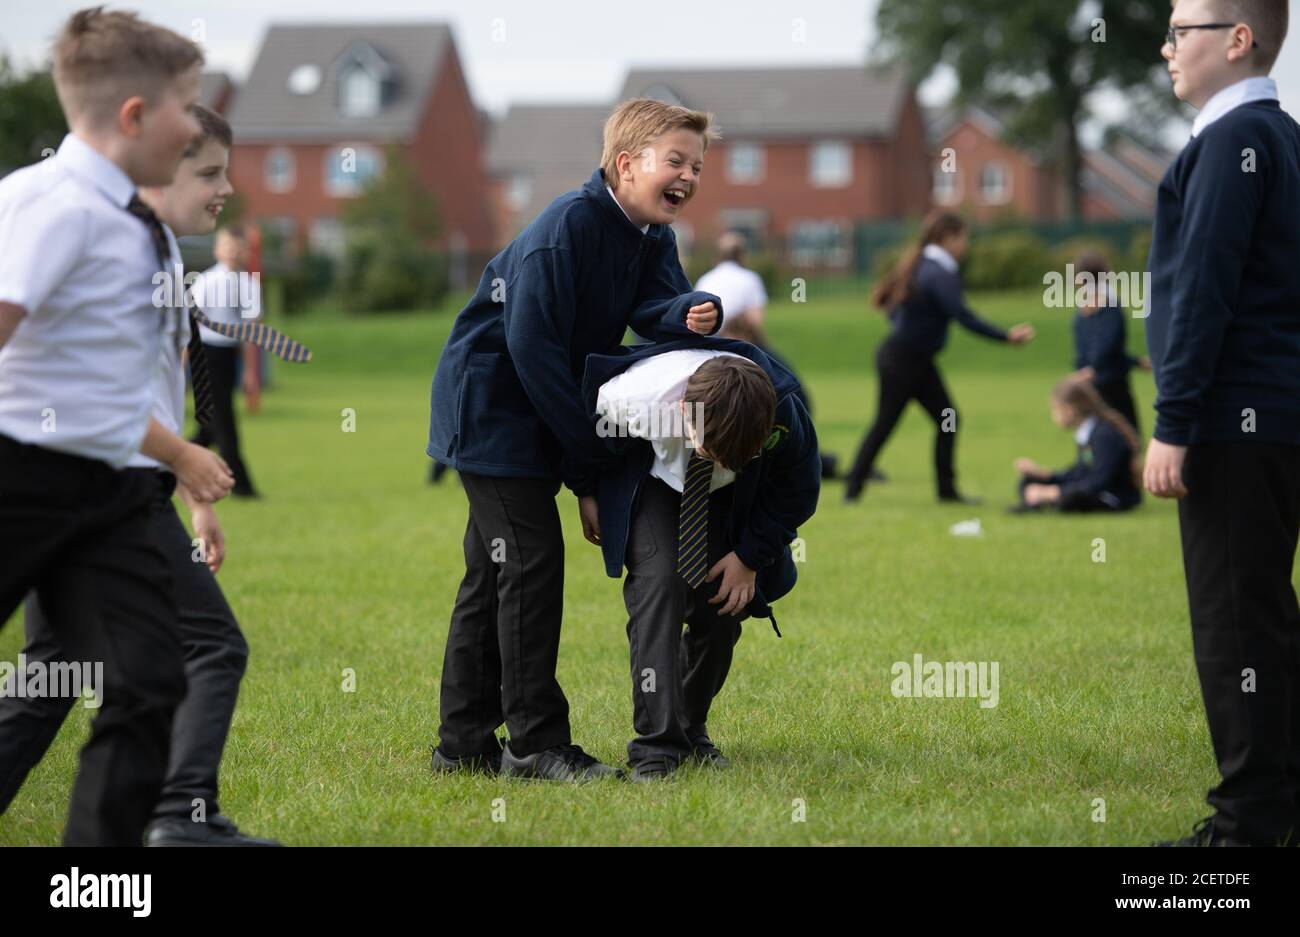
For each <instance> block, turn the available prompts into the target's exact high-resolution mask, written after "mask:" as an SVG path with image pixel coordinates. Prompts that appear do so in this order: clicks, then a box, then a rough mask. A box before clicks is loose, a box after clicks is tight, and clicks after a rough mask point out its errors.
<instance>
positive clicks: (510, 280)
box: [426, 169, 722, 495]
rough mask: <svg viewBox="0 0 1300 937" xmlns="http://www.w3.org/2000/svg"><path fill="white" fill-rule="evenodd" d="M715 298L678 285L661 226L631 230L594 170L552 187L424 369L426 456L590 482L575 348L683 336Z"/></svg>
mask: <svg viewBox="0 0 1300 937" xmlns="http://www.w3.org/2000/svg"><path fill="white" fill-rule="evenodd" d="M709 301H712V302H713V303H714V304H715V305H716V306H717V308H718V321H717V325H715V327H714V331H717V328H718V327H719V326H720V325H721V324H722V300H720V299H719V298H718V297H717V296H715V295H713V294H712V293H704V292H699V291H694V290H692V289H691V283H690V281H689V280H688V279H687V278H686V274H685V272H684V271H683V270H682V265H681V262H680V260H679V259H678V256H677V240H676V238H675V237H674V235H673V232H672V229H671V228H670V227H668V226H667V225H660V224H652V225H650V227H649V228H648V230H647V231H646V233H645V234H644V235H643V234H642V233H641V229H640V228H638V227H637V226H636V225H634V224H633V223H632V222H631V220H629V218H628V217H627V215H626V214H624V212H623V209H622V208H621V207H620V206H619V205H618V203H617V202H616V201H614V199H613V197H612V196H610V194H609V192H607V191H606V190H605V177H604V173H603V171H602V170H600V169H597V170H596V171H595V172H594V173H592V175H591V178H590V179H589V180H588V181H587V182H586V183H585V184H584V185H583V187H582V188H581V189H578V190H575V191H573V192H568V193H566V194H564V195H561V196H560V197H559V198H557V199H556V200H555V201H553V202H552V203H551V204H550V205H549V206H547V208H546V209H545V210H543V211H542V213H541V214H540V215H538V216H537V218H536V219H534V220H533V222H532V223H531V224H530V225H528V227H527V228H525V229H524V230H523V231H522V232H520V234H519V236H518V237H516V238H515V239H514V240H513V241H511V242H510V244H509V245H508V246H507V247H506V248H505V250H503V251H502V252H501V253H499V254H497V256H496V257H494V258H492V260H491V261H490V262H489V263H488V265H487V268H486V269H485V270H484V271H483V277H482V279H481V280H480V281H479V285H478V289H477V291H476V292H475V293H474V296H473V297H472V298H471V299H470V301H469V303H468V304H467V305H466V306H465V308H464V309H462V310H461V312H460V314H459V315H458V316H457V317H456V322H455V324H454V325H453V326H452V329H451V334H450V336H448V338H447V344H446V346H445V347H444V348H443V351H442V357H441V359H440V360H439V362H438V370H437V372H436V373H435V374H434V376H433V388H432V391H431V394H430V401H429V444H428V448H427V449H426V452H427V454H428V455H430V456H431V457H433V458H434V459H436V460H438V461H439V462H442V463H444V464H445V465H448V466H450V467H451V468H454V469H457V470H458V471H461V472H468V473H472V474H477V475H489V476H496V477H505V478H542V479H549V480H557V479H558V480H561V481H563V482H564V483H565V484H566V485H567V486H568V487H569V488H570V489H571V490H572V491H573V493H574V494H576V495H585V494H591V493H592V492H594V490H595V473H596V470H597V468H598V467H599V466H600V465H602V464H605V465H609V464H613V454H612V452H611V449H610V447H609V446H608V445H607V444H606V442H605V441H604V440H602V439H600V438H599V437H598V436H597V435H596V432H595V419H594V417H593V416H592V415H591V412H590V411H589V410H588V408H587V407H585V406H584V404H583V401H582V395H581V391H580V387H579V382H580V381H581V378H582V370H583V365H584V363H585V361H586V360H587V356H588V355H591V354H599V353H607V352H611V351H614V350H615V349H617V348H618V347H619V346H620V343H621V342H622V341H623V337H624V335H625V333H626V331H627V329H628V327H629V326H630V327H631V328H632V329H633V330H634V331H635V332H636V333H637V334H638V335H640V336H641V337H643V338H647V339H651V340H656V341H671V340H672V339H675V338H681V337H683V336H689V335H691V334H693V333H692V332H691V331H690V330H689V329H687V327H686V313H687V311H688V310H689V309H690V308H691V307H692V306H696V305H699V304H701V303H705V302H709Z"/></svg>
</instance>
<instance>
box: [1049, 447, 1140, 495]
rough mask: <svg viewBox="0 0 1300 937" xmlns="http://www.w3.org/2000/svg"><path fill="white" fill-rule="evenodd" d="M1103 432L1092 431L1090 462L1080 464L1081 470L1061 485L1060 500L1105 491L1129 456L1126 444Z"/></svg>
mask: <svg viewBox="0 0 1300 937" xmlns="http://www.w3.org/2000/svg"><path fill="white" fill-rule="evenodd" d="M1103 432H1105V431H1103V430H1097V431H1094V433H1093V437H1094V440H1093V442H1094V444H1093V445H1092V464H1091V465H1080V466H1079V468H1080V469H1081V471H1079V472H1078V473H1077V474H1075V477H1074V478H1071V479H1069V480H1068V481H1066V482H1065V483H1064V484H1062V485H1061V500H1062V501H1065V500H1067V499H1069V498H1072V497H1074V496H1076V495H1081V494H1085V495H1097V494H1100V493H1101V492H1103V491H1105V490H1106V489H1107V487H1108V486H1109V484H1110V482H1111V480H1112V479H1113V478H1114V477H1115V476H1116V475H1117V474H1118V473H1119V472H1120V471H1121V469H1122V468H1123V467H1124V465H1125V463H1127V462H1128V461H1129V459H1130V458H1131V453H1130V452H1129V450H1128V447H1127V446H1125V445H1123V444H1122V443H1121V442H1120V441H1119V440H1118V439H1117V438H1116V437H1115V436H1113V435H1111V434H1110V433H1106V435H1102V433H1103Z"/></svg>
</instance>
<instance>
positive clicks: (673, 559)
mask: <svg viewBox="0 0 1300 937" xmlns="http://www.w3.org/2000/svg"><path fill="white" fill-rule="evenodd" d="M731 496H732V488H731V486H729V485H728V486H726V487H723V488H719V489H718V490H717V491H715V492H713V493H712V494H710V495H709V521H708V524H709V547H708V561H709V565H710V567H712V565H713V564H714V563H716V562H717V561H718V560H720V559H722V558H723V557H724V556H726V555H727V553H729V552H730V551H731V549H732V545H731V543H730V540H729V538H728V536H727V529H728V524H729V522H730V519H731ZM681 503H682V495H681V492H679V491H674V490H673V489H672V488H670V487H669V486H668V485H666V484H664V483H663V482H662V481H660V480H659V479H657V478H653V477H650V478H646V480H645V481H644V482H643V483H642V486H641V497H640V500H639V501H638V504H637V509H636V515H635V517H634V518H633V520H632V528H631V531H630V532H629V537H628V551H627V566H628V570H627V578H626V579H625V580H624V581H623V601H624V603H625V604H626V605H627V615H628V619H627V641H628V650H629V657H630V659H631V666H632V726H633V728H634V729H635V730H636V733H637V734H636V738H634V739H633V740H632V741H631V742H629V743H628V746H627V758H628V762H629V763H630V764H636V763H637V762H640V761H644V760H645V759H647V758H651V757H655V756H666V757H668V758H669V759H671V760H673V761H675V762H680V761H681V760H682V759H684V758H686V757H687V756H688V755H689V754H690V752H691V747H692V745H693V744H694V743H695V742H696V741H697V740H698V739H700V738H701V737H707V736H708V725H707V724H708V719H709V709H710V707H711V706H712V705H713V700H714V698H715V697H716V696H717V695H718V692H719V691H720V690H721V689H722V685H723V683H725V682H726V679H727V673H728V672H729V671H730V670H731V659H732V653H733V650H734V648H735V646H736V642H737V641H739V640H740V630H741V626H740V622H741V618H742V616H740V615H725V616H724V615H719V614H718V609H719V608H721V607H722V606H721V605H720V604H716V605H710V604H709V602H708V600H709V599H711V598H712V597H713V596H715V595H717V593H718V587H719V586H720V585H721V584H722V577H720V576H719V577H717V578H716V579H714V580H713V581H712V582H703V583H701V584H700V585H699V587H698V588H696V589H692V588H691V587H690V586H688V585H687V584H686V580H684V579H682V577H681V575H680V574H679V573H678V572H677V538H678V523H679V515H680V511H681ZM683 623H685V624H686V630H685V631H684V632H683V630H682V624H683Z"/></svg>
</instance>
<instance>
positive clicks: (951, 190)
mask: <svg viewBox="0 0 1300 937" xmlns="http://www.w3.org/2000/svg"><path fill="white" fill-rule="evenodd" d="M940 179H942V180H944V181H945V182H946V183H948V185H947V186H946V187H944V186H940V185H939V180H940ZM945 188H946V191H945ZM930 196H931V198H933V199H934V203H935V204H936V205H956V204H957V203H958V202H960V201H961V173H960V172H958V171H957V170H956V168H954V169H953V171H952V172H944V170H943V167H942V166H935V167H934V179H933V180H932V182H931V189H930Z"/></svg>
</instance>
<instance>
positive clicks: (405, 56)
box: [230, 23, 494, 285]
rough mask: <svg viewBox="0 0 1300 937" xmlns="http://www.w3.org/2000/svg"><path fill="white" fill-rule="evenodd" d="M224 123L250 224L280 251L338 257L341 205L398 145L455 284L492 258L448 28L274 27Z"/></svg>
mask: <svg viewBox="0 0 1300 937" xmlns="http://www.w3.org/2000/svg"><path fill="white" fill-rule="evenodd" d="M230 120H231V124H232V125H233V127H234V132H235V145H234V148H233V150H232V152H231V160H230V164H231V165H230V175H231V179H232V182H233V183H234V185H235V187H236V189H237V190H238V191H239V193H240V195H241V197H242V198H243V199H244V204H245V206H246V210H247V216H248V217H249V218H250V219H256V220H258V221H259V222H261V223H262V225H263V226H264V227H265V228H267V229H268V230H269V232H273V235H272V236H273V237H274V238H275V239H276V240H277V241H279V242H280V243H281V244H283V245H285V246H286V247H287V249H288V250H290V251H293V250H301V249H302V248H304V247H308V248H310V249H312V250H315V251H320V252H323V253H329V254H334V255H337V254H338V253H340V252H341V249H342V243H343V239H342V229H341V226H340V223H339V220H338V216H339V214H340V211H341V209H342V207H343V206H344V205H345V204H346V203H347V201H348V200H349V199H351V198H354V197H355V196H356V194H357V193H358V192H359V191H360V190H361V189H362V188H363V187H364V185H365V183H366V182H367V181H368V180H369V179H371V178H372V177H374V176H375V175H377V174H379V173H381V172H382V171H383V167H384V163H385V158H386V153H387V151H388V148H389V147H390V146H396V147H400V148H401V149H402V150H403V151H404V153H405V156H406V158H407V160H408V161H409V162H410V164H411V165H412V166H413V167H415V169H416V171H417V174H418V177H419V178H420V180H421V181H422V182H423V183H424V185H425V186H426V187H427V188H428V189H429V190H430V191H431V192H432V193H433V194H434V196H435V197H436V198H437V201H438V206H439V210H440V216H441V220H442V232H443V233H442V235H441V236H440V241H441V243H440V244H439V246H440V247H442V248H445V249H446V250H447V251H448V252H449V255H450V257H451V271H452V282H453V284H455V285H462V284H463V283H464V282H465V281H466V279H467V277H469V276H471V275H472V274H473V269H472V268H473V265H474V263H475V262H476V261H477V259H478V258H479V257H485V256H490V253H491V251H492V247H493V243H494V238H493V227H492V217H491V209H490V204H489V194H488V188H487V179H486V176H485V173H484V171H483V161H482V150H481V146H482V138H483V121H482V117H481V115H480V114H479V112H478V111H477V110H476V109H475V107H474V105H473V102H472V101H471V99H470V94H469V90H468V88H467V86H466V83H465V76H464V73H463V72H462V69H461V64H460V58H459V56H458V55H457V52H456V45H455V42H454V40H453V38H452V34H451V30H450V29H449V28H448V27H447V26H445V25H442V24H437V23H390V24H360V25H340V24H329V25H319V24H307V25H304V24H281V25H272V26H271V27H270V28H269V30H268V31H267V34H266V37H265V39H264V40H263V42H262V46H261V49H260V50H259V52H258V54H257V58H256V60H255V62H254V65H253V69H252V72H251V73H250V75H249V77H248V81H247V82H246V83H245V84H244V86H243V87H242V88H241V89H240V90H239V94H238V95H237V96H236V98H235V104H234V107H233V108H232V110H231V113H230ZM268 240H270V238H268Z"/></svg>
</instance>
